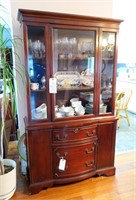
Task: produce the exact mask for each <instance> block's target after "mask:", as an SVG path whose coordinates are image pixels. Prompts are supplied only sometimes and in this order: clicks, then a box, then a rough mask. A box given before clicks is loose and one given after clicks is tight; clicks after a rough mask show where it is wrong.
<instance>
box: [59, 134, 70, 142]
mask: <svg viewBox="0 0 136 200" xmlns="http://www.w3.org/2000/svg"><path fill="white" fill-rule="evenodd" d="M67 137H68V134H65V135H64V136H63V137H62V138H60V135H59V134H57V135H56V138H57V140H59V141H63V140H65V139H66V138H67Z"/></svg>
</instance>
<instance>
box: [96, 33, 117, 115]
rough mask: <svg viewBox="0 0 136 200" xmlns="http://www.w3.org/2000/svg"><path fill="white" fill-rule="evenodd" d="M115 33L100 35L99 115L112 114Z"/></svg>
mask: <svg viewBox="0 0 136 200" xmlns="http://www.w3.org/2000/svg"><path fill="white" fill-rule="evenodd" d="M114 51H115V33H110V32H103V33H102V69H101V96H100V97H101V98H100V99H101V102H100V113H106V112H112V80H113V65H114Z"/></svg>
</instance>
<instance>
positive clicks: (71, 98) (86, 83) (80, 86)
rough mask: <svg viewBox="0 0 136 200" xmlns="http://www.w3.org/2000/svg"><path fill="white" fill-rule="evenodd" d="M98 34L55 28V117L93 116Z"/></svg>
mask: <svg viewBox="0 0 136 200" xmlns="http://www.w3.org/2000/svg"><path fill="white" fill-rule="evenodd" d="M94 47H95V31H81V30H66V29H53V72H54V77H55V78H56V79H57V94H56V98H55V117H56V118H60V117H72V116H78V115H87V114H92V113H93V103H94V99H93V97H94V64H95V54H94V51H95V49H94Z"/></svg>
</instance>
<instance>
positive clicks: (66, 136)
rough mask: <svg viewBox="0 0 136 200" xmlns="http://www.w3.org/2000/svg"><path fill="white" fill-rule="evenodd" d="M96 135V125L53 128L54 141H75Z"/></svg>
mask: <svg viewBox="0 0 136 200" xmlns="http://www.w3.org/2000/svg"><path fill="white" fill-rule="evenodd" d="M93 137H96V126H87V127H79V128H65V127H64V128H63V129H59V130H53V142H62V141H67V142H68V141H73V140H80V139H88V138H93Z"/></svg>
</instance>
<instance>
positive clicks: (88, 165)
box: [85, 160, 94, 167]
mask: <svg viewBox="0 0 136 200" xmlns="http://www.w3.org/2000/svg"><path fill="white" fill-rule="evenodd" d="M85 165H86V167H92V166H94V160H92V161H91V163H90V164H89V163H88V162H85Z"/></svg>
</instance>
